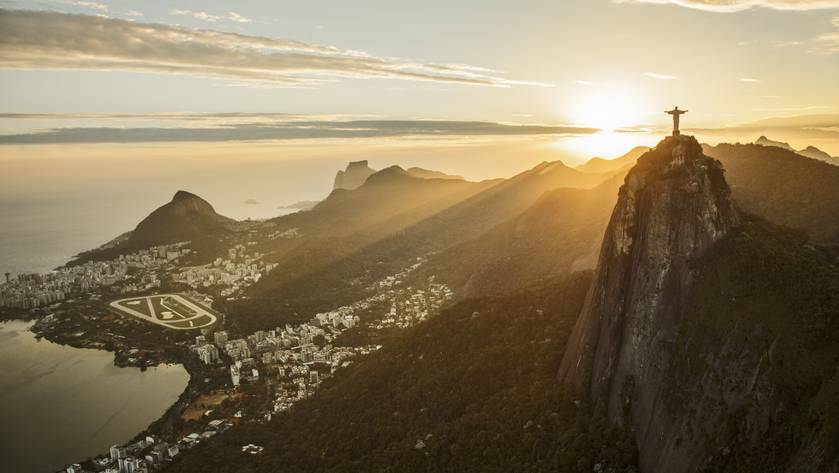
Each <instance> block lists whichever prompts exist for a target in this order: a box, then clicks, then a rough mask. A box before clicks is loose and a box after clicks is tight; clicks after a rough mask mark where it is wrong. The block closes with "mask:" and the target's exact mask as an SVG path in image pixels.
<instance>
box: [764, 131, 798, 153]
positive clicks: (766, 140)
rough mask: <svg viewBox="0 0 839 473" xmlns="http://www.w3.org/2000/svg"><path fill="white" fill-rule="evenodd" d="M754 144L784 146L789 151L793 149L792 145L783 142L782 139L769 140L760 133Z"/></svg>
mask: <svg viewBox="0 0 839 473" xmlns="http://www.w3.org/2000/svg"><path fill="white" fill-rule="evenodd" d="M755 144H756V145H761V146H775V147H777V148H784V149H788V150H790V151H795V150H794V149H793V148H792V146H790V145H789V143H784V142H783V141H775V140H770V139H769V138H767V137H766V136H765V135H761V136H760V137H759V138H758V139H756V140H755Z"/></svg>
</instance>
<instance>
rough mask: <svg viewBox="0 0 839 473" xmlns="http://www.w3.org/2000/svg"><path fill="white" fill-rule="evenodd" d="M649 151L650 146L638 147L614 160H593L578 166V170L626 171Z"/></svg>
mask: <svg viewBox="0 0 839 473" xmlns="http://www.w3.org/2000/svg"><path fill="white" fill-rule="evenodd" d="M649 150H650V147H649V146H636V147H634V148H632V149H631V150H629V152H627V153H626V154H624V155H623V156H619V157H617V158H614V159H606V158H601V157H595V158H591V159H590V160H588V161H586V162H585V163H583V164H581V165H579V166H577V167H576V169H577V170H579V171H583V172H588V173H603V172H614V171H617V170H620V169H624V168H626V167H627V166H629V165H631V164H635V161H637V160H638V158H639V157H640V156H641V155H642V154H644V153H646V152H647V151H649Z"/></svg>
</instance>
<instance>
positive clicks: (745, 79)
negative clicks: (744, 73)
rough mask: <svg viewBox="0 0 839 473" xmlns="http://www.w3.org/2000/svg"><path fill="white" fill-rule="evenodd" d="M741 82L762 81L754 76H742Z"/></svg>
mask: <svg viewBox="0 0 839 473" xmlns="http://www.w3.org/2000/svg"><path fill="white" fill-rule="evenodd" d="M740 82H748V83H752V84H753V83H755V82H760V79H755V78H752V77H741V78H740Z"/></svg>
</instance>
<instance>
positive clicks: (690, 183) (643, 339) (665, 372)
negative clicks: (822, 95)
mask: <svg viewBox="0 0 839 473" xmlns="http://www.w3.org/2000/svg"><path fill="white" fill-rule="evenodd" d="M729 194H730V191H729V188H728V185H727V184H726V182H725V179H724V175H723V170H722V167H721V165H720V164H719V162H717V161H715V160H714V159H712V158H709V157H707V156H705V155H703V153H702V148H701V146H700V145H699V143H697V141H696V140H695V139H694V138H693V137H690V136H678V137H668V138H666V139H665V140H664V141H662V142H661V143H659V144H658V146H656V148H655V149H653V150H652V151H649V152H648V153H646V154H644V155H643V156H642V157H641V158H640V159H639V160H638V163H637V165H636V166H635V167H634V168H633V169H632V170H631V171H630V172H629V174H628V175H627V177H626V181H625V183H624V185H623V187H622V188H621V190H620V193H619V197H618V203H617V205H616V206H615V209H614V211H613V213H612V217H611V220H610V223H609V226H608V228H607V231H606V235H605V237H604V241H603V245H602V247H601V251H600V258H599V262H598V265H597V269H596V272H595V279H594V283H593V284H592V287H591V289H590V291H589V294H588V296H587V300H586V303H585V306H584V308H583V311H582V313H581V315H580V318H579V319H578V321H577V324H576V326H575V328H574V331H573V333H572V336H571V339H570V341H569V345H568V348H567V351H566V352H565V355H564V357H563V360H562V363H561V366H560V370H559V379H560V381H561V382H563V383H565V384H567V385H569V386H571V387H572V388H574V389H576V390H577V391H578V393H580V394H582V395H585V394H588V395H590V396H591V397H592V398H593V399H595V400H602V401H603V402H605V405H606V407H607V409H608V415H609V418H610V419H611V420H612V421H613V422H615V423H618V424H620V425H624V426H627V427H629V428H631V429H632V431H633V432H634V434H635V436H636V440H637V442H638V446H639V454H640V463H641V467H642V470H643V471H645V472H654V471H655V472H664V471H668V472H674V471H687V470H688V468H690V467H689V463H690V462H688V461H686V457H689V456H690V454H689V453H688V454H685V452H683V451H678V452H674V450H672V447H673V442H674V439H675V437H676V435H675V434H676V429H677V428H678V425H679V423H678V422H677V421H676V419H675V418H674V415H673V413H672V412H671V411H670V410H668V409H666V408H665V407H664V405H663V404H664V400H663V399H664V398H665V397H666V394H667V390H668V389H669V388H670V387H671V386H670V385H668V379H670V374H671V373H670V372H669V371H670V369H671V366H672V364H673V359H672V358H673V354H674V344H675V341H676V340H677V338H678V336H679V332H680V328H681V325H682V320H681V318H682V314H683V311H682V308H683V307H684V306H685V304H686V302H687V300H688V298H689V295H690V291H691V287H692V284H693V279H694V275H695V273H694V270H693V269H692V268H691V266H690V262H691V261H692V259H694V258H696V257H698V256H700V255H701V254H702V253H703V252H704V251H705V250H706V249H708V248H709V247H710V246H711V245H712V244H714V243H715V242H717V241H718V240H720V239H722V238H723V237H725V236H726V235H727V234H729V233H730V232H731V231H732V229H733V228H734V227H735V226H736V225H737V222H738V214H737V211H736V210H735V208H734V206H733V204H732V202H731V200H730V198H729ZM677 450H678V449H677Z"/></svg>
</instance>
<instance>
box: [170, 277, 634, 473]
mask: <svg viewBox="0 0 839 473" xmlns="http://www.w3.org/2000/svg"><path fill="white" fill-rule="evenodd" d="M590 279H591V275H590V273H578V274H577V275H575V276H573V277H571V278H568V279H564V280H560V281H553V282H551V283H546V284H544V285H541V286H539V287H537V288H533V289H530V290H527V291H524V292H519V293H517V294H515V295H512V296H507V297H503V298H485V299H473V300H467V301H463V302H461V303H458V304H456V305H454V306H452V307H450V308H449V309H447V310H445V311H443V313H442V314H440V315H439V316H438V317H436V318H434V319H432V320H430V321H429V322H427V323H425V324H422V325H420V326H417V327H415V328H413V329H410V330H407V331H405V332H402V333H400V334H398V335H396V336H395V337H394V339H392V340H390V341H388V342H387V344H386V345H385V347H384V348H383V349H382V350H380V351H379V352H377V353H374V354H372V355H370V356H368V357H367V358H366V359H364V360H363V362H361V363H356V364H354V365H352V366H350V367H349V368H346V369H344V370H343V371H341V372H339V373H338V374H337V375H336V376H335V377H334V378H332V379H331V380H329V381H327V382H325V383H324V385H323V386H322V387H321V389H320V391H319V392H318V394H317V395H316V397H315V398H313V399H310V400H308V401H304V402H302V403H300V404H299V405H297V406H295V407H294V408H293V409H292V410H291V411H289V412H288V413H285V414H282V415H279V416H277V417H276V418H275V419H274V420H273V421H272V422H271V423H269V424H267V425H256V424H252V425H245V426H242V427H240V428H236V429H233V430H232V431H231V432H229V433H227V434H225V435H223V436H219V437H217V438H214V439H212V440H211V441H209V442H208V443H206V444H205V445H202V446H200V447H198V448H197V449H196V450H195V451H193V452H190V455H188V456H186V457H184V458H183V459H181V460H180V461H177V462H176V463H175V464H174V465H173V467H172V470H174V471H181V472H198V471H201V472H204V471H237V472H269V471H270V472H274V471H296V472H307V471H319V472H360V471H394V472H396V471H429V472H431V471H484V472H505V473H507V472H540V471H545V472H547V471H561V472H591V471H612V472H619V471H635V469H634V466H633V465H634V463H635V455H636V454H635V447H634V442H633V440H632V438H631V437H630V436H629V435H628V434H627V433H626V432H624V431H622V430H620V429H618V428H616V427H614V426H612V425H610V424H609V423H608V422H607V420H606V419H605V416H603V415H601V414H599V410H598V409H596V408H593V407H592V406H590V405H589V404H588V403H586V402H585V401H584V400H581V399H574V398H573V397H572V396H570V395H568V394H566V393H564V392H562V391H561V389H560V387H559V384H558V383H557V382H556V367H557V365H558V363H559V359H560V357H561V356H562V353H563V351H564V348H565V342H566V339H567V337H568V335H569V333H570V331H571V328H572V326H573V324H574V321H575V319H576V317H577V314H578V313H579V311H580V309H581V305H582V303H583V299H584V296H585V293H586V290H587V288H588V285H589V283H590ZM249 443H254V444H257V445H262V446H264V447H265V451H264V452H263V453H262V454H261V455H258V456H252V455H246V454H242V453H241V451H240V449H241V446H242V445H246V444H249ZM596 465H599V467H598V470H595V469H594V468H595V466H596Z"/></svg>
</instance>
